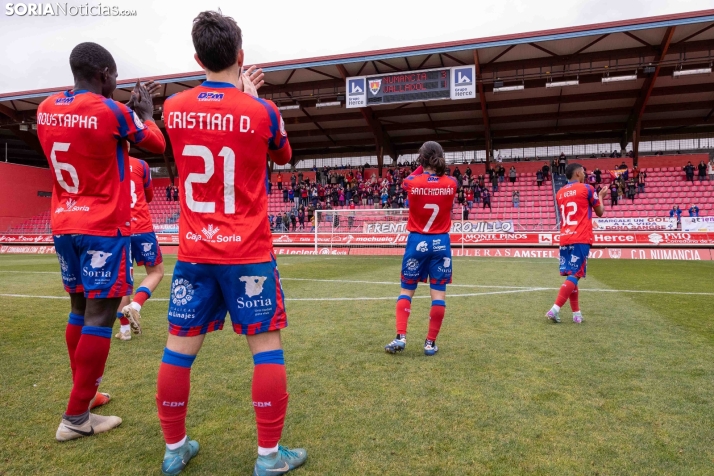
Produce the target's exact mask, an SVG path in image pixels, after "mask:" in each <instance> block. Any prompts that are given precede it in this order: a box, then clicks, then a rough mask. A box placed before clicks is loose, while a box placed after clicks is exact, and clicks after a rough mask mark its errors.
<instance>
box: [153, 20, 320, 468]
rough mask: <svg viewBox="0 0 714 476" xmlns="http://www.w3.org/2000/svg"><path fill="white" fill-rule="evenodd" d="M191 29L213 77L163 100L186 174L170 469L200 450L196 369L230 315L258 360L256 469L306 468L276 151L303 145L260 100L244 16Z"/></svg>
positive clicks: (176, 278)
mask: <svg viewBox="0 0 714 476" xmlns="http://www.w3.org/2000/svg"><path fill="white" fill-rule="evenodd" d="M191 36H192V39H193V44H194V48H195V49H196V54H195V58H196V61H197V62H198V64H199V65H200V66H201V67H202V68H203V70H204V71H205V72H206V78H207V80H206V81H205V82H203V84H201V85H200V86H197V87H195V88H193V89H190V90H186V91H183V92H181V93H178V94H176V95H174V96H172V97H170V98H169V99H167V100H166V102H165V104H164V123H165V124H166V129H167V131H168V134H169V139H170V141H171V145H172V147H173V150H174V156H175V160H176V165H177V167H178V175H179V177H181V179H182V182H181V183H180V188H181V203H180V207H181V216H180V219H179V253H178V261H177V263H176V267H175V268H174V273H173V277H172V282H171V296H170V300H169V310H168V320H169V337H168V341H167V343H166V348H165V350H164V355H163V358H162V361H161V366H160V368H159V375H158V383H157V395H156V404H157V407H158V413H159V420H160V422H161V428H162V430H163V436H164V440H165V442H166V451H165V453H164V460H163V463H162V471H163V473H164V474H170V475H175V474H178V473H180V472H181V471H182V470H183V469H184V468H185V466H186V464H188V462H189V460H190V459H191V458H193V457H194V456H195V455H196V454H197V453H198V450H199V445H198V443H197V442H196V441H194V440H191V439H190V438H188V436H187V435H186V412H187V406H188V399H189V391H190V372H191V366H192V364H193V362H194V360H195V358H196V355H197V354H198V352H199V350H200V349H201V346H202V344H203V340H204V337H205V335H206V333H208V332H213V331H216V330H220V329H222V327H223V324H224V321H225V317H226V313H230V317H231V321H232V324H233V330H234V331H235V332H236V333H238V334H244V335H246V337H247V342H248V347H249V348H250V350H251V353H252V354H253V363H254V365H255V366H254V371H253V384H252V397H253V408H254V409H255V416H256V423H257V428H258V458H257V460H256V463H255V466H254V472H253V474H254V475H258V476H262V475H275V474H284V473H286V472H288V471H290V470H292V469H293V468H296V467H297V466H300V465H301V464H303V463H304V462H305V459H306V458H307V452H306V451H305V450H304V449H294V450H290V449H287V448H284V447H282V446H280V445H279V444H278V443H279V441H280V437H281V434H282V429H283V423H284V420H285V412H286V410H287V403H288V393H287V378H286V373H285V361H284V356H283V350H282V344H281V341H280V329H282V328H284V327H285V326H286V325H287V317H286V314H285V304H284V296H283V292H282V289H281V285H280V277H279V274H278V269H277V266H276V262H275V257H274V255H273V246H272V238H271V234H270V224H269V222H268V213H267V211H268V200H267V198H268V197H267V181H268V161H267V160H266V157H269V158H270V160H272V161H273V162H275V163H276V164H286V163H288V162H289V161H290V158H291V155H292V151H291V148H290V144H289V143H288V138H287V134H286V132H285V126H284V124H283V121H282V118H281V116H280V112H279V111H278V108H277V107H276V106H275V104H273V103H272V102H271V101H266V100H263V99H260V98H258V97H257V91H256V88H255V87H254V85H253V84H252V83H251V79H250V78H249V77H248V76H247V75H246V74H241V71H242V67H243V60H244V53H243V50H242V49H241V44H242V38H241V31H240V28H239V27H238V25H237V24H236V22H235V20H233V19H232V18H230V17H225V16H223V15H222V14H221V13H216V12H203V13H201V14H199V15H198V17H196V19H195V20H194V23H193V30H192V32H191Z"/></svg>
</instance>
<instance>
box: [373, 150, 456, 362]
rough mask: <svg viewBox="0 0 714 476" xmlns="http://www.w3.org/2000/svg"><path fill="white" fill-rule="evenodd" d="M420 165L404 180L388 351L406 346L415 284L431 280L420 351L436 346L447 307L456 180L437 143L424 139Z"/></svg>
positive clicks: (430, 350) (432, 351) (427, 352)
mask: <svg viewBox="0 0 714 476" xmlns="http://www.w3.org/2000/svg"><path fill="white" fill-rule="evenodd" d="M419 163H420V165H419V168H417V169H416V170H415V171H414V172H413V173H412V174H411V175H410V176H409V177H407V178H406V179H405V180H404V183H403V185H402V187H403V188H404V190H406V192H407V194H408V198H409V221H408V222H407V230H408V231H409V237H408V238H407V244H406V249H405V250H404V258H403V259H402V276H401V281H402V290H401V294H400V296H399V298H398V299H397V310H396V321H397V326H396V327H397V337H396V338H395V339H394V340H393V341H392V342H390V343H389V344H387V345H386V346H385V348H384V350H385V351H386V352H388V353H390V354H395V353H397V352H401V351H403V350H404V349H405V347H406V335H407V321H408V319H409V315H410V313H411V299H412V296H414V292H415V291H416V288H417V284H418V283H419V282H423V283H425V282H426V281H427V279H429V285H430V288H431V298H432V301H431V305H432V306H431V312H430V314H429V332H428V334H427V337H426V341H425V343H424V354H425V355H428V356H431V355H434V354H436V352H437V351H438V350H439V349H438V347H437V346H436V337H437V335H438V334H439V330H440V329H441V323H442V321H443V320H444V314H445V309H446V301H445V298H446V285H447V284H449V283H451V271H452V268H451V241H450V238H449V231H450V230H451V209H452V207H453V205H454V197H455V196H456V191H457V188H458V184H457V183H456V180H455V179H454V178H453V177H451V176H449V175H445V174H444V173H445V171H446V162H445V160H444V150H443V149H442V147H441V145H439V144H438V143H436V142H431V141H430V142H425V143H424V145H422V146H421V148H420V149H419Z"/></svg>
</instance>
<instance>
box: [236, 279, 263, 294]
mask: <svg viewBox="0 0 714 476" xmlns="http://www.w3.org/2000/svg"><path fill="white" fill-rule="evenodd" d="M266 279H268V278H267V277H265V276H241V277H240V279H239V281H240V282H241V283H245V295H246V296H248V297H255V296H260V295H261V294H262V292H263V283H265V280H266Z"/></svg>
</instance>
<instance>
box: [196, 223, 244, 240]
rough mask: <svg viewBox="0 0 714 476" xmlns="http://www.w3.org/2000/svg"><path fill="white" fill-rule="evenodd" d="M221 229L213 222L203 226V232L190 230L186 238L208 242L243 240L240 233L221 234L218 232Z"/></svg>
mask: <svg viewBox="0 0 714 476" xmlns="http://www.w3.org/2000/svg"><path fill="white" fill-rule="evenodd" d="M220 230H221V229H220V228H219V227H217V226H214V225H213V224H210V225H208V226H205V227H203V229H202V230H201V234H198V233H194V232H192V231H188V232H187V233H186V239H187V240H191V241H195V242H199V241H205V242H207V243H239V242H240V241H241V237H240V235H221V234H219V233H218V232H219V231H220Z"/></svg>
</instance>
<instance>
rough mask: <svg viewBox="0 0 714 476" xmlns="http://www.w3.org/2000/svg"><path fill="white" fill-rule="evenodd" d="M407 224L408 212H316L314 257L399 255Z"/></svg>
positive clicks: (390, 209)
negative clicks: (317, 255) (325, 255)
mask: <svg viewBox="0 0 714 476" xmlns="http://www.w3.org/2000/svg"><path fill="white" fill-rule="evenodd" d="M408 220H409V209H407V208H375V209H364V208H362V209H356V210H349V209H340V210H315V218H314V225H313V226H314V235H315V236H314V240H315V253H316V254H347V252H349V254H361V255H371V254H374V255H377V254H382V255H385V254H387V255H400V254H402V253H403V250H404V247H405V245H406V242H407V236H408V235H409V232H408V231H407V221H408Z"/></svg>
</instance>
